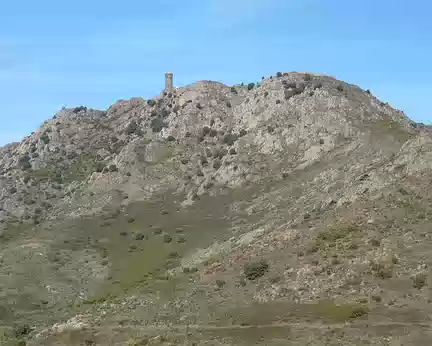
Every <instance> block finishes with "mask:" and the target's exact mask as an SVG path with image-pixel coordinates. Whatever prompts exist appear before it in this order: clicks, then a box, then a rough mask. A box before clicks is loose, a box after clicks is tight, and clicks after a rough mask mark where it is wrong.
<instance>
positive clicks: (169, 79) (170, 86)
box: [165, 72, 173, 93]
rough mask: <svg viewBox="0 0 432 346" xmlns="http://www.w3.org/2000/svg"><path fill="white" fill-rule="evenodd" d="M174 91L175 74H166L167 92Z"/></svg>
mask: <svg viewBox="0 0 432 346" xmlns="http://www.w3.org/2000/svg"><path fill="white" fill-rule="evenodd" d="M172 89H173V74H172V73H171V72H167V73H165V91H166V92H167V93H169V92H171V91H172Z"/></svg>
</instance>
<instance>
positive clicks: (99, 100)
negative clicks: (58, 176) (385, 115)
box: [0, 0, 432, 145]
mask: <svg viewBox="0 0 432 346" xmlns="http://www.w3.org/2000/svg"><path fill="white" fill-rule="evenodd" d="M431 13H432V2H431V1H428V0H411V1H409V2H408V1H405V0H404V1H402V0H392V1H390V0H379V1H372V0H362V1H346V0H344V1H342V0H296V1H291V0H182V1H179V0H157V1H146V0H123V1H121V2H119V1H111V0H104V1H99V0H91V1H89V0H86V1H84V0H74V1H59V0H55V1H54V0H41V1H34V0H21V1H20V0H15V1H13V2H12V1H4V3H2V4H1V5H0V145H3V144H6V143H8V142H11V141H16V140H20V139H21V138H22V137H23V136H25V135H28V134H30V132H32V131H34V130H35V129H37V128H38V127H39V125H40V124H41V123H42V122H43V121H44V120H46V119H49V118H51V117H52V116H53V114H54V113H55V112H56V111H57V110H58V109H60V108H61V107H62V106H67V107H74V106H79V105H85V106H88V107H93V108H99V109H106V108H108V106H109V105H110V104H112V103H114V102H116V101H117V100H119V99H129V98H131V97H144V98H151V97H153V96H155V95H157V94H158V93H159V92H160V91H161V90H162V88H163V83H164V73H165V72H166V71H172V72H174V73H175V84H176V86H182V85H185V84H189V83H192V82H194V81H196V80H200V79H210V80H218V81H221V82H224V83H227V84H234V83H240V82H242V81H243V82H249V81H258V80H260V79H261V77H262V76H268V75H271V74H275V73H276V72H278V71H282V72H284V71H310V72H315V73H324V74H328V75H333V76H336V77H337V78H339V79H342V80H345V81H347V82H349V83H354V84H358V85H359V86H361V87H363V88H368V89H371V91H372V92H373V93H374V94H375V95H377V96H378V97H380V98H381V99H382V100H383V101H386V102H389V103H390V104H391V105H392V106H394V107H396V108H399V109H402V110H404V111H405V113H406V114H407V115H408V116H409V117H410V118H412V119H413V120H416V121H419V122H424V123H430V122H432V112H431V110H430V106H429V99H428V97H431V96H432V85H431V80H432V68H431V62H432V24H428V23H430V14H431Z"/></svg>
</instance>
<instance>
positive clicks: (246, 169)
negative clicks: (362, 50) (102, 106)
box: [0, 72, 432, 346]
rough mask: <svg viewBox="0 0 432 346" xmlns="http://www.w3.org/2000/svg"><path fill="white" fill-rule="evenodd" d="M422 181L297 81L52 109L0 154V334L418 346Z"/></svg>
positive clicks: (389, 148)
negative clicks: (49, 116) (46, 117)
mask: <svg viewBox="0 0 432 346" xmlns="http://www.w3.org/2000/svg"><path fill="white" fill-rule="evenodd" d="M431 173H432V136H431V132H430V129H429V127H428V126H425V125H423V124H417V123H415V122H413V121H411V120H410V119H409V118H408V117H407V116H405V114H404V113H403V112H401V111H399V110H395V109H393V108H392V107H391V106H390V105H389V104H387V103H384V102H382V101H380V100H379V99H377V98H376V97H375V96H374V95H373V94H372V93H371V92H370V91H368V90H362V89H361V88H360V87H358V86H355V85H351V84H347V83H344V82H343V81H340V80H337V79H335V78H332V77H328V76H323V75H317V74H312V73H297V72H292V73H277V75H275V76H271V77H268V78H263V79H262V81H260V83H256V84H255V83H250V84H248V85H236V86H226V85H223V84H221V83H218V82H212V81H199V82H196V83H195V84H192V85H189V86H186V87H182V88H173V89H172V90H171V89H170V90H169V92H164V93H162V94H161V95H160V96H159V97H156V98H154V99H150V100H144V99H142V98H134V99H131V100H128V101H118V102H117V103H115V104H114V105H112V106H111V107H109V108H108V110H106V111H101V110H93V109H88V108H86V107H82V106H81V107H77V108H73V109H62V110H61V111H59V112H58V113H57V114H56V115H55V116H54V117H52V119H50V120H47V121H46V122H45V123H44V124H43V125H42V126H41V127H40V128H39V129H38V130H37V131H36V132H35V133H33V134H32V135H30V136H28V137H26V138H25V139H24V140H23V141H22V142H20V143H12V144H10V145H7V146H5V147H3V148H0V239H1V242H0V275H1V279H0V293H1V294H0V343H1V344H2V345H9V346H13V345H15V346H17V345H20V346H23V345H28V346H30V345H32V346H33V345H34V346H36V345H38V346H39V345H40V346H54V345H66V346H68V345H104V346H105V345H124V346H127V345H128V346H138V345H147V344H149V345H150V344H151V345H153V344H154V345H196V346H198V345H214V346H218V345H245V346H247V345H269V346H276V345H288V344H289V345H394V346H396V345H404V346H405V345H427V344H430V341H431V340H432V329H431V318H432V305H431V304H430V302H431V299H432V291H431V288H432V284H430V279H429V277H430V274H431V271H430V266H431V261H432V251H431V249H432V233H431V229H432V221H431V220H432V203H431V202H432V188H431V186H432V174H431Z"/></svg>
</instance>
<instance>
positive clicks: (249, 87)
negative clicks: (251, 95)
mask: <svg viewBox="0 0 432 346" xmlns="http://www.w3.org/2000/svg"><path fill="white" fill-rule="evenodd" d="M254 87H255V83H249V84H248V86H247V88H248V90H252V89H253V88H254Z"/></svg>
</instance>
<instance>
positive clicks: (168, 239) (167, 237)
mask: <svg viewBox="0 0 432 346" xmlns="http://www.w3.org/2000/svg"><path fill="white" fill-rule="evenodd" d="M163 241H164V243H171V242H172V237H171V236H170V235H169V234H165V235H164V237H163Z"/></svg>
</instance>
